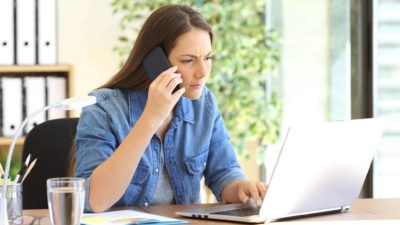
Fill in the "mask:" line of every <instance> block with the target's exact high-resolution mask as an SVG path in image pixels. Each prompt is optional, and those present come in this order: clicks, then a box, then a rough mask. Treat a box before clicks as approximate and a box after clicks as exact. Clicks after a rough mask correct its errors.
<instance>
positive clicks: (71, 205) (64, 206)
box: [47, 177, 85, 225]
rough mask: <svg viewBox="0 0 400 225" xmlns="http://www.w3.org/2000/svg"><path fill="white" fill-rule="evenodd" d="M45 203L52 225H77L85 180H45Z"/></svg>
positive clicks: (82, 203) (81, 210)
mask: <svg viewBox="0 0 400 225" xmlns="http://www.w3.org/2000/svg"><path fill="white" fill-rule="evenodd" d="M47 203H48V205H49V210H50V219H51V223H52V224H53V225H79V224H80V219H81V215H82V213H83V207H84V203H85V180H84V179H83V178H74V177H62V178H50V179H47Z"/></svg>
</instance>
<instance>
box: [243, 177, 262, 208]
mask: <svg viewBox="0 0 400 225" xmlns="http://www.w3.org/2000/svg"><path fill="white" fill-rule="evenodd" d="M237 191H238V193H237V194H238V197H239V199H240V201H241V202H243V203H245V204H253V203H255V204H257V205H261V203H262V200H263V199H264V196H265V193H266V192H267V185H266V184H265V183H263V182H261V181H251V180H241V181H240V182H239V183H238V186H237ZM251 201H254V202H253V203H252V202H251Z"/></svg>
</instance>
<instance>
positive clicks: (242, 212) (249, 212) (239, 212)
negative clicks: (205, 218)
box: [210, 206, 261, 216]
mask: <svg viewBox="0 0 400 225" xmlns="http://www.w3.org/2000/svg"><path fill="white" fill-rule="evenodd" d="M260 208H261V207H259V206H258V207H255V208H242V209H233V210H227V211H220V212H212V213H210V214H218V215H229V216H254V215H258V214H259V212H260Z"/></svg>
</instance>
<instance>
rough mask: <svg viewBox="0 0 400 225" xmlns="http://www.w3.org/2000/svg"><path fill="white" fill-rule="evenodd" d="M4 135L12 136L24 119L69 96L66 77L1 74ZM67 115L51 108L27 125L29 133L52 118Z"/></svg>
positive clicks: (0, 125) (0, 110)
mask: <svg viewBox="0 0 400 225" xmlns="http://www.w3.org/2000/svg"><path fill="white" fill-rule="evenodd" d="M0 96H1V98H0V101H1V102H0V107H1V108H0V118H1V120H0V128H1V129H0V136H5V137H11V136H13V135H14V134H15V132H16V130H17V129H18V127H19V125H20V124H21V123H22V121H23V119H24V118H26V117H27V116H29V115H31V114H32V113H33V112H35V111H37V110H39V109H41V108H43V107H45V106H46V105H49V104H52V103H55V102H58V101H60V100H62V99H65V98H66V96H67V83H66V77H64V76H57V75H56V74H55V75H36V76H33V75H26V76H11V75H10V76H2V77H1V78H0ZM64 117H66V112H65V111H63V110H54V109H53V110H49V111H47V112H46V113H40V114H38V115H36V116H35V117H33V118H32V119H31V120H30V121H29V122H28V124H27V125H26V127H25V130H24V133H25V134H26V133H28V132H29V131H30V130H31V129H32V128H33V127H34V126H36V125H37V124H40V123H42V122H44V121H45V120H49V119H58V118H64Z"/></svg>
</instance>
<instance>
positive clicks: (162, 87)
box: [143, 66, 185, 129]
mask: <svg viewBox="0 0 400 225" xmlns="http://www.w3.org/2000/svg"><path fill="white" fill-rule="evenodd" d="M176 70H177V67H176V66H174V67H171V68H169V69H167V70H165V71H164V72H162V73H161V74H160V75H159V76H158V77H157V78H156V79H155V80H154V81H153V82H152V83H151V84H150V87H149V91H148V96H147V102H146V106H145V109H144V112H143V115H144V116H146V118H147V119H149V120H150V121H149V122H150V123H151V125H152V126H154V128H155V129H157V128H158V127H159V126H160V125H161V124H162V123H163V122H164V120H165V119H166V118H167V116H168V115H169V114H170V113H171V111H172V109H173V108H174V106H175V105H176V103H177V102H178V101H179V98H180V97H182V95H183V94H184V93H185V88H183V87H182V88H180V89H179V90H178V91H176V92H174V93H172V91H173V90H174V88H175V87H176V86H177V85H178V84H180V83H182V78H181V74H180V73H176Z"/></svg>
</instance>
